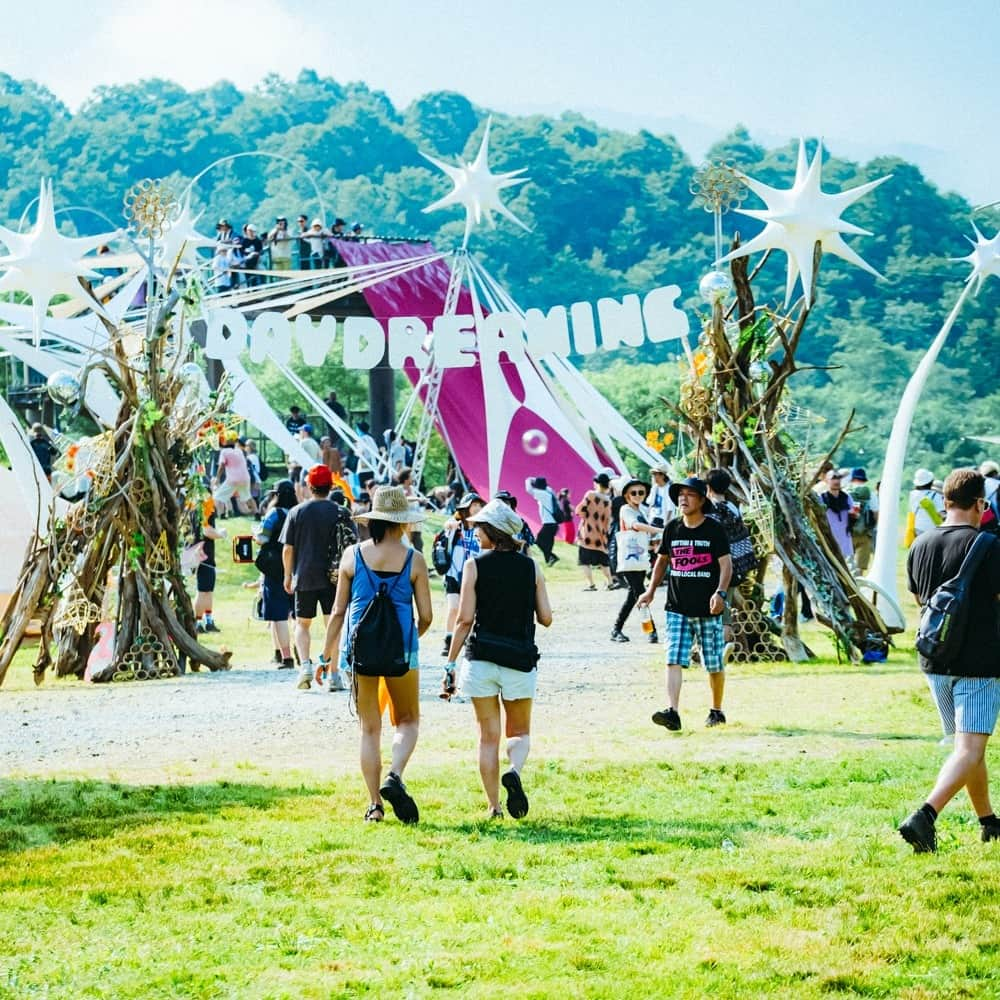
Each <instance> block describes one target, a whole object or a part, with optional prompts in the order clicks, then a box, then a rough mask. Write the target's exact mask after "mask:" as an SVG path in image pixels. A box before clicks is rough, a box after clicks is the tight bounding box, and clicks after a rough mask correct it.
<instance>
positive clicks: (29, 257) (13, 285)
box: [0, 180, 119, 347]
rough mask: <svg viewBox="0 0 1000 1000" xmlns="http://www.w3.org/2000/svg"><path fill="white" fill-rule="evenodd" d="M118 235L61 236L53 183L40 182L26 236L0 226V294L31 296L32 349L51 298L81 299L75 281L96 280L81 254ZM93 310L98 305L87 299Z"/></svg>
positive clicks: (99, 307) (116, 233)
mask: <svg viewBox="0 0 1000 1000" xmlns="http://www.w3.org/2000/svg"><path fill="white" fill-rule="evenodd" d="M118 235H119V233H118V232H114V233H102V234H101V235H100V236H84V237H78V238H75V239H74V238H71V237H69V236H63V235H62V233H60V232H59V230H58V229H57V228H56V216H55V209H54V206H53V202H52V181H46V180H43V181H42V183H41V189H40V191H39V194H38V216H37V219H36V221H35V227H34V229H32V230H31V232H29V233H16V232H14V231H13V230H11V229H7V228H6V227H5V226H0V240H3V242H4V243H6V244H7V249H8V250H9V251H10V252H9V253H8V254H7V256H5V257H0V267H4V268H6V269H7V271H6V273H5V274H4V276H3V277H2V278H0V291H23V292H27V293H28V294H29V295H30V296H31V303H32V307H33V312H34V332H35V346H36V347H37V346H38V342H39V339H40V337H41V330H42V321H43V319H44V318H45V311H46V309H47V308H48V305H49V302H50V301H51V299H52V297H53V296H54V295H58V294H59V293H63V294H66V295H69V296H70V297H72V298H76V299H79V298H84V297H85V296H84V292H83V288H82V287H81V286H80V283H79V281H78V280H77V279H78V278H81V277H82V278H96V277H99V275H97V273H96V272H94V271H92V270H91V269H90V267H89V266H88V265H89V264H90V263H91V262H90V261H84V260H81V258H82V257H83V255H84V254H87V253H89V252H90V251H91V250H95V249H97V247H99V246H101V245H102V244H104V243H108V242H110V241H111V240H113V239H114V238H115V237H116V236H118ZM89 304H90V306H91V307H92V308H93V309H96V310H99V311H100V310H101V306H100V304H99V303H98V302H97V301H96V300H95V299H93V298H90V299H89Z"/></svg>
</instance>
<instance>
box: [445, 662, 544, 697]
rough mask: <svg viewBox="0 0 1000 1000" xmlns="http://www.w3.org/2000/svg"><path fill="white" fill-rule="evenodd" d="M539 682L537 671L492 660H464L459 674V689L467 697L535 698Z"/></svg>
mask: <svg viewBox="0 0 1000 1000" xmlns="http://www.w3.org/2000/svg"><path fill="white" fill-rule="evenodd" d="M537 682H538V671H537V670H527V671H525V670H514V669H513V667H502V666H500V664H498V663H490V661H489V660H463V661H462V666H461V669H460V671H459V675H458V688H459V690H460V691H461V692H462V695H463V696H464V697H466V698H494V697H496V695H500V697H501V698H503V700H504V701H519V700H520V699H522V698H534V697H535V685H536V684H537Z"/></svg>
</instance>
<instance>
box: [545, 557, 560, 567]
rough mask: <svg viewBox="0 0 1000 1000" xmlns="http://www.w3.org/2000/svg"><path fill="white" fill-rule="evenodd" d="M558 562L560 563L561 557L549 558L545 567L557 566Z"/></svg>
mask: <svg viewBox="0 0 1000 1000" xmlns="http://www.w3.org/2000/svg"><path fill="white" fill-rule="evenodd" d="M557 562H559V556H549V558H548V559H546V560H545V565H546V566H555V564H556V563H557Z"/></svg>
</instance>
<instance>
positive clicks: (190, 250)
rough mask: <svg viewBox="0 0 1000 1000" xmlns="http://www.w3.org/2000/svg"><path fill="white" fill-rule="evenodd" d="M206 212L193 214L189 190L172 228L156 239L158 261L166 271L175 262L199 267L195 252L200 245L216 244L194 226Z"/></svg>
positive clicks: (171, 225)
mask: <svg viewBox="0 0 1000 1000" xmlns="http://www.w3.org/2000/svg"><path fill="white" fill-rule="evenodd" d="M204 214H205V212H204V210H202V211H201V212H199V213H198V214H197V215H192V214H191V192H190V191H188V193H187V194H186V195H185V197H184V203H183V204H182V205H181V206H180V208H179V209H178V211H177V215H176V217H175V218H174V219H173V220H172V221H171V223H170V228H169V229H168V230H167V231H166V232H165V233H164V234H163V235H162V236H161V237H160V238H159V239H158V240H157V241H156V262H157V264H159V266H160V267H162V268H163V269H164V271H166V272H169V271H170V270H171V269H172V268H173V266H174V263H175V262H176V263H177V265H178V267H181V266H187V267H198V266H199V264H200V263H201V261H199V259H198V254H197V253H196V252H195V251H196V250H197V249H198V247H210V246H214V245H215V240H213V239H210V238H209V237H207V236H203V235H202V234H201V233H199V232H198V230H197V229H195V228H194V227H195V223H197V221H198V220H199V219H200V218H201V217H202V216H203V215H204ZM178 258H180V259H179V260H178Z"/></svg>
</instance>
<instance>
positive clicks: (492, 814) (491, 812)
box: [486, 806, 503, 819]
mask: <svg viewBox="0 0 1000 1000" xmlns="http://www.w3.org/2000/svg"><path fill="white" fill-rule="evenodd" d="M486 818H487V819H503V810H502V809H501V808H500V807H499V806H497V807H496V809H487V810H486Z"/></svg>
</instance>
